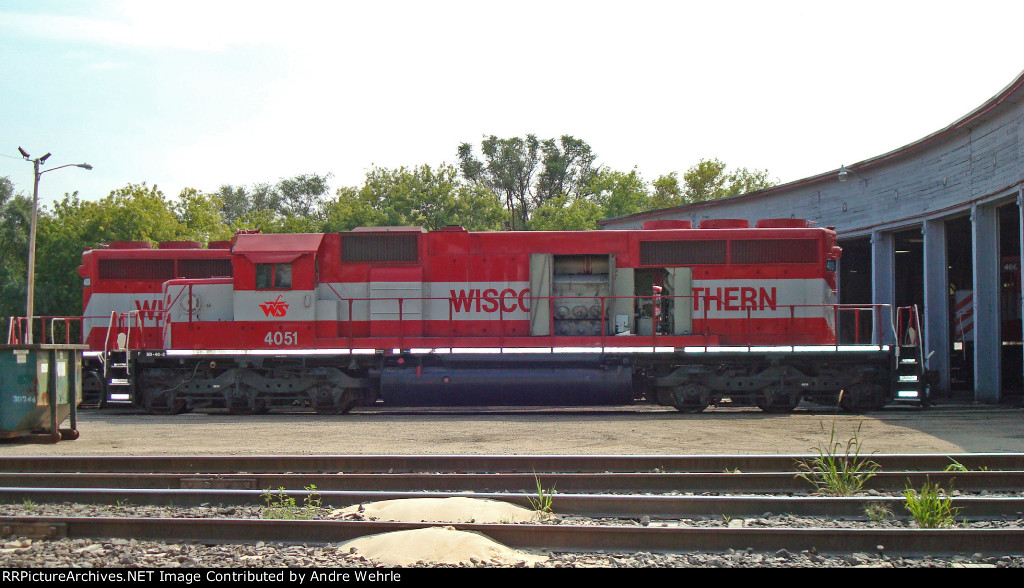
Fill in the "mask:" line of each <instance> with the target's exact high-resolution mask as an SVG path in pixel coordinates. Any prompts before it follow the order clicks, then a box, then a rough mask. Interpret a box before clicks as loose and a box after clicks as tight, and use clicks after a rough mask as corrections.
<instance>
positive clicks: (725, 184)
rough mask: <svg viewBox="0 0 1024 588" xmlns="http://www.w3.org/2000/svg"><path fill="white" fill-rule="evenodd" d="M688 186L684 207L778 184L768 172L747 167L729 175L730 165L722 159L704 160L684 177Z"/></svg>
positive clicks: (683, 197) (685, 191) (685, 190)
mask: <svg viewBox="0 0 1024 588" xmlns="http://www.w3.org/2000/svg"><path fill="white" fill-rule="evenodd" d="M683 182H684V184H685V187H684V188H683V190H682V195H681V196H682V197H681V200H682V201H681V202H680V204H692V203H694V202H704V201H707V200H715V199H717V198H724V197H726V196H735V195H736V194H746V193H747V192H754V191H756V190H761V189H764V188H769V187H771V186H774V185H775V182H774V181H772V180H771V179H770V178H769V176H768V171H767V170H753V171H751V170H749V169H747V168H745V167H743V168H740V169H738V170H736V171H734V172H731V173H727V172H726V164H725V163H724V162H722V161H720V160H718V159H710V160H708V159H701V160H700V161H699V162H698V163H697V164H695V165H693V166H691V167H690V168H689V169H688V170H686V172H685V173H684V174H683Z"/></svg>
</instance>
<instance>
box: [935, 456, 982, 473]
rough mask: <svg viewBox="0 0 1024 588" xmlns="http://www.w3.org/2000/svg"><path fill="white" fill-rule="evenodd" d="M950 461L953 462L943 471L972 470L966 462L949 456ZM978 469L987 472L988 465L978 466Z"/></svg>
mask: <svg viewBox="0 0 1024 588" xmlns="http://www.w3.org/2000/svg"><path fill="white" fill-rule="evenodd" d="M949 461H951V462H953V463H951V464H949V465H948V466H946V469H945V470H943V471H945V472H969V471H970V470H969V469H967V466H965V465H964V464H962V463H960V462H958V461H957V460H955V459H953V458H952V457H951V458H949ZM978 471H979V472H987V471H988V467H986V466H981V467H980V468H978Z"/></svg>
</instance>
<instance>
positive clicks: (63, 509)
mask: <svg viewBox="0 0 1024 588" xmlns="http://www.w3.org/2000/svg"><path fill="white" fill-rule="evenodd" d="M262 512H263V509H262V507H259V506H230V507H224V506H205V507H192V508H181V507H161V506H97V505H73V504H64V505H46V504H31V503H26V504H12V505H0V515H2V516H26V515H32V516H45V515H70V516H85V517H89V516H91V517H110V516H129V515H133V516H144V517H189V518H218V517H219V518H224V517H235V518H260V517H261V515H262ZM336 516H339V514H338V512H337V511H335V510H334V509H327V508H324V509H321V510H320V511H319V512H318V513H316V516H314V517H313V518H332V517H336ZM550 522H551V523H552V524H574V525H580V524H592V525H598V524H638V523H639V524H642V525H648V524H650V525H655V526H656V525H673V526H674V525H681V526H693V527H724V526H738V525H739V526H747V527H776V528H777V527H836V528H840V527H842V528H850V527H864V526H871V527H876V528H877V527H879V526H882V527H913V526H915V525H914V523H911V522H908V521H907V520H906V519H902V518H893V519H890V520H886V521H882V522H870V521H867V520H861V519H847V520H841V519H839V520H835V519H833V520H827V519H820V518H811V517H798V516H793V515H775V514H772V513H764V514H763V515H762V516H760V517H755V518H748V519H745V520H743V519H737V518H732V519H724V518H721V517H714V518H712V517H706V518H693V519H683V520H673V521H664V520H654V521H651V520H650V519H648V518H647V517H644V519H641V520H640V521H635V520H622V519H587V518H584V517H561V518H554V519H551V520H550ZM968 526H969V527H972V528H994V527H1003V528H1020V527H1022V526H1024V518H1021V517H1018V518H1016V519H1012V520H1001V521H971V522H969V523H968ZM543 555H547V556H548V559H547V560H546V561H542V562H540V563H538V564H529V565H533V567H540V568H562V567H579V568H589V567H601V568H619V567H622V568H649V567H673V568H675V567H711V568H715V567H723V568H728V567H770V568H775V567H783V568H788V567H887V568H888V567H898V568H916V567H997V568H1003V567H1009V568H1024V556H1001V557H991V556H986V555H984V554H972V555H969V556H967V555H963V556H955V557H919V558H911V557H899V556H890V555H887V554H886V553H885V552H884V549H882V550H879V552H877V553H853V554H849V555H843V556H836V555H825V554H819V553H816V552H813V551H803V552H799V553H790V552H788V551H786V550H784V549H783V550H779V551H777V552H774V553H764V552H756V551H754V550H753V549H747V550H729V551H728V552H726V553H681V554H661V553H544V554H543ZM523 565H525V564H523ZM55 567H56V568H65V567H75V568H104V567H105V568H130V567H140V568H179V567H182V568H192V567H199V568H225V567H229V568H237V567H247V568H249V567H267V568H284V567H288V568H339V567H345V568H378V567H384V566H382V565H381V564H379V563H378V562H376V561H374V560H372V559H367V558H365V557H363V556H361V555H360V554H359V553H352V552H349V551H345V550H342V549H340V548H339V547H338V546H337V545H330V544H329V545H315V546H307V545H284V544H270V543H264V542H258V543H255V544H226V545H203V544H194V543H161V542H155V541H138V540H135V539H131V540H128V539H106V540H88V539H61V540H51V541H47V540H32V539H29V538H14V539H8V540H6V541H4V542H2V543H0V568H5V569H7V568H55ZM413 567H453V566H452V565H451V564H436V563H421V564H419V565H416V566H413ZM454 567H516V566H515V564H507V563H500V562H496V561H490V562H488V561H478V560H471V561H467V562H464V563H463V564H461V565H459V566H454Z"/></svg>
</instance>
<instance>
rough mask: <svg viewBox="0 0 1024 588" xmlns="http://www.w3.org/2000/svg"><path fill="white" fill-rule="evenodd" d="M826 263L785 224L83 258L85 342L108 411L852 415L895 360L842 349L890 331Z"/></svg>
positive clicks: (411, 235) (354, 238)
mask: <svg viewBox="0 0 1024 588" xmlns="http://www.w3.org/2000/svg"><path fill="white" fill-rule="evenodd" d="M147 245H148V244H147ZM840 255H841V250H840V248H839V247H838V246H837V239H836V233H835V232H834V231H833V230H830V229H823V228H813V227H811V226H810V223H808V222H807V221H803V220H798V219H771V220H763V221H759V222H758V223H757V224H756V225H755V226H754V227H750V226H749V225H748V223H747V222H746V221H737V220H719V221H704V222H702V223H701V224H700V226H699V227H698V228H692V227H691V226H690V224H689V223H687V222H685V221H653V222H648V223H645V225H644V228H643V230H632V231H547V232H469V231H466V230H465V229H463V228H461V227H447V228H444V229H441V230H438V231H433V232H426V231H424V230H422V229H420V228H410V227H376V228H360V229H356V230H353V231H349V232H343V233H325V234H248V233H242V234H239V235H236V236H235V238H234V239H233V240H232V241H231V242H230V243H229V244H224V243H220V244H216V245H212V246H211V248H209V249H202V248H201V247H199V245H198V244H163V246H162V247H159V248H156V249H152V248H148V247H137V248H133V247H128V246H126V245H125V244H118V245H116V246H112V247H108V248H105V249H97V250H93V251H88V252H86V253H85V254H84V256H83V265H82V267H81V268H80V269H79V271H80V274H81V275H82V277H83V278H84V279H85V309H86V310H85V312H84V317H83V329H84V333H83V336H84V337H85V340H86V341H87V342H88V343H89V344H90V346H91V347H92V349H93V354H92V355H93V356H94V357H95V358H96V359H97V360H99V361H98V363H97V364H96V366H98V367H96V371H97V372H98V371H99V370H101V369H102V374H98V377H97V378H96V380H94V381H97V382H98V386H99V387H100V388H101V389H102V394H103V398H104V400H105V401H106V402H131V403H134V404H136V405H139V406H142V407H145V408H147V409H149V410H151V411H153V412H162V413H175V412H179V411H182V410H186V409H190V408H197V407H223V408H226V409H228V410H230V411H233V412H263V411H265V410H268V409H270V408H274V407H296V406H307V407H310V408H312V409H314V410H316V411H317V412H321V413H338V412H345V411H347V410H349V409H351V408H352V407H353V406H356V405H359V404H370V403H374V402H383V403H385V404H398V405H420V404H437V403H442V404H505V405H508V404H518V405H523V404H528V405H536V404H578V403H600V404H627V403H631V402H634V401H637V400H642V399H646V400H649V401H653V402H657V403H660V404H664V405H671V406H674V407H676V408H677V409H679V410H681V411H684V412H694V411H699V410H703V409H704V408H705V407H707V406H708V405H709V404H717V403H720V402H722V401H723V399H726V398H728V399H729V400H730V401H732V402H734V403H740V404H748V405H757V406H759V407H760V408H762V409H763V410H765V411H769V412H786V411H790V410H792V409H793V408H794V407H795V406H796V405H797V404H798V403H799V402H800V401H801V399H803V398H810V399H813V400H819V401H829V402H833V403H834V402H835V401H836V400H837V399H839V398H840V395H839V392H840V390H843V391H844V392H843V394H842V396H841V399H842V404H843V406H844V407H846V408H848V409H853V410H860V409H867V408H875V407H880V406H882V405H884V404H885V403H887V402H889V401H891V400H893V399H894V398H895V397H896V388H897V387H898V383H899V382H900V378H899V377H897V374H896V372H897V370H898V361H897V359H896V356H897V354H898V352H897V351H896V349H898V348H897V347H890V346H885V345H880V344H879V343H878V341H870V342H864V344H854V345H838V344H837V338H836V325H837V322H838V320H840V317H841V315H842V314H843V313H848V312H853V313H855V314H857V319H856V320H870V321H873V324H874V325H875V326H876V327H878V326H880V325H881V324H883V322H885V321H886V320H889V321H890V324H891V318H889V317H883V316H881V314H882V313H881V312H879V309H877V308H875V309H864V308H857V309H844V308H841V307H840V306H839V305H838V304H837V297H836V286H837V284H836V263H837V260H838V259H839V257H840ZM862 313H863V315H864V317H863V319H862V318H861V314H862ZM844 320H845V319H844ZM875 331H876V332H877V331H879V329H878V328H876V329H875ZM904 378H906V376H904ZM915 382H917V380H915ZM914 385H915V386H917V387H918V388H919V387H920V386H919V384H914ZM904 387H906V386H904Z"/></svg>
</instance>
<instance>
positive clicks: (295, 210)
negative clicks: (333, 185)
mask: <svg viewBox="0 0 1024 588" xmlns="http://www.w3.org/2000/svg"><path fill="white" fill-rule="evenodd" d="M330 178H331V176H330V174H327V175H324V176H321V175H318V174H300V175H297V176H294V177H291V178H284V179H282V180H279V181H278V182H277V183H276V184H270V183H262V184H257V185H255V186H253V187H252V188H245V187H238V186H230V185H224V186H221V187H220V189H219V190H218V191H217V194H216V196H217V197H218V198H219V201H220V203H221V209H220V211H221V215H222V217H223V219H224V221H225V222H226V223H227V224H228V225H230V226H231V227H232V229H259V230H261V231H263V232H267V233H278V232H315V231H319V230H320V224H321V223H322V221H323V209H322V208H323V205H324V199H325V197H326V196H327V194H328V193H329V192H330V186H329V185H328V182H329V180H330Z"/></svg>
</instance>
